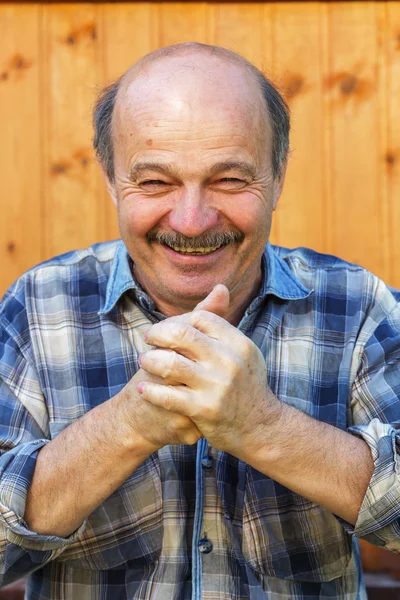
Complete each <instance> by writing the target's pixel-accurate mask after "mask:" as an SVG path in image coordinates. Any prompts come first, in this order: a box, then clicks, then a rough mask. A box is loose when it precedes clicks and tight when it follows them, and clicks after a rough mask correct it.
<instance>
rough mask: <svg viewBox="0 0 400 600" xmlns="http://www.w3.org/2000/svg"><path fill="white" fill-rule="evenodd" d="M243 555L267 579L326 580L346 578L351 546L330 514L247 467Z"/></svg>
mask: <svg viewBox="0 0 400 600" xmlns="http://www.w3.org/2000/svg"><path fill="white" fill-rule="evenodd" d="M242 551H243V555H244V558H245V560H246V562H247V564H248V565H249V566H250V567H251V568H252V569H253V570H254V571H256V572H257V573H260V574H262V575H267V576H270V577H278V578H282V579H291V580H295V581H309V582H324V581H331V580H332V579H336V578H338V577H341V576H343V574H344V573H345V571H346V568H347V566H348V564H349V561H350V559H351V552H352V543H351V537H350V535H348V534H347V533H346V531H345V530H344V528H343V527H342V526H341V525H340V523H339V522H338V521H337V520H336V518H335V517H334V516H333V515H332V514H331V513H330V512H329V511H327V510H325V509H324V508H322V507H321V506H319V505H317V504H315V503H313V502H311V501H309V500H307V499H306V498H303V497H302V496H299V495H298V494H295V493H294V492H291V491H290V490H288V489H287V488H285V487H283V486H281V485H280V484H278V483H277V482H275V481H273V480H272V479H270V478H269V477H267V476H265V475H262V474H261V473H259V472H258V471H256V470H255V469H253V468H251V467H248V471H247V482H246V492H245V498H244V506H243V538H242Z"/></svg>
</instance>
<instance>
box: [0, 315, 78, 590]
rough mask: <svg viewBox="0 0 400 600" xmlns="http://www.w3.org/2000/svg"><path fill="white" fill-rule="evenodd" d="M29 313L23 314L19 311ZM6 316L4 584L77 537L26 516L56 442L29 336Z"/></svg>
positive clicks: (0, 495)
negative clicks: (39, 469)
mask: <svg viewBox="0 0 400 600" xmlns="http://www.w3.org/2000/svg"><path fill="white" fill-rule="evenodd" d="M16 317H17V319H18V317H20V318H21V319H23V317H22V314H20V315H18V314H17V315H16ZM6 325H9V323H7V321H6V319H4V318H3V320H1V321H0V585H6V584H8V583H10V582H12V581H14V580H16V579H19V578H20V577H23V576H25V575H27V574H28V573H30V572H32V571H35V570H36V569H39V568H40V567H42V566H43V565H44V564H45V563H47V562H49V561H50V560H52V559H54V558H56V557H57V556H59V555H60V554H61V553H62V552H63V550H64V549H65V548H67V547H68V546H69V545H70V544H71V543H73V542H74V541H75V539H76V538H77V536H79V534H80V533H81V530H82V529H83V528H84V526H85V524H83V525H82V526H81V528H80V529H79V530H78V531H76V532H74V534H72V535H71V536H70V537H69V538H66V539H64V538H59V537H56V536H49V535H39V534H38V533H36V532H34V531H31V530H30V529H29V527H28V526H27V524H26V523H25V521H24V514H25V505H26V498H27V494H28V490H29V486H30V484H31V482H32V478H33V474H34V470H35V465H36V459H37V456H38V453H39V451H40V449H41V448H43V446H45V445H46V444H48V443H49V442H50V439H49V434H48V414H47V408H46V403H45V399H44V397H43V394H42V392H41V389H40V384H39V380H38V377H37V374H36V371H35V369H34V366H33V365H32V361H31V360H29V358H27V356H26V353H28V354H29V340H27V338H25V337H24V336H23V335H22V334H21V333H20V332H19V333H17V332H16V331H15V330H14V329H13V328H11V326H9V327H7V326H6Z"/></svg>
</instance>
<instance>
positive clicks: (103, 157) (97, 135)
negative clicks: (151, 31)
mask: <svg viewBox="0 0 400 600" xmlns="http://www.w3.org/2000/svg"><path fill="white" fill-rule="evenodd" d="M188 47H191V48H194V49H196V50H200V51H205V52H207V53H210V54H215V55H217V56H220V57H221V58H225V59H228V60H230V61H231V62H235V63H237V64H240V65H242V66H245V67H247V68H248V69H249V70H250V71H251V72H252V74H253V75H254V76H255V78H256V80H257V82H258V84H259V86H260V89H261V93H262V96H263V98H264V100H265V104H266V107H267V111H268V116H269V119H270V124H271V129H272V172H273V176H274V178H276V177H278V176H279V175H280V174H281V173H282V170H283V168H284V165H285V163H286V161H287V158H288V153H289V133H290V112H289V107H288V105H287V104H286V102H285V100H284V99H283V97H282V96H281V94H280V93H279V91H278V89H277V87H276V86H275V85H273V84H272V82H271V81H270V80H269V79H267V77H266V76H265V75H264V74H263V73H262V72H261V71H260V70H259V69H257V67H256V66H254V65H253V64H252V63H250V62H249V61H248V60H246V59H245V58H243V57H242V56H240V55H239V54H237V53H236V52H232V51H231V50H227V49H226V48H221V47H219V46H209V45H207V44H200V43H198V42H187V43H183V44H176V45H174V46H168V47H167V48H160V49H159V50H156V51H155V52H151V53H150V54H148V55H146V56H144V57H143V58H142V59H141V60H140V61H139V63H144V64H148V63H151V62H155V61H156V60H157V59H159V58H162V57H166V56H170V55H173V54H178V53H182V51H183V52H185V51H186V50H187V49H188ZM139 63H137V64H139ZM123 78H124V75H122V77H120V78H119V79H117V80H116V81H114V82H113V83H111V84H110V85H108V86H107V87H106V88H104V89H103V90H102V91H101V92H100V94H99V96H98V98H97V101H96V104H95V107H94V112H93V126H94V138H93V147H94V149H95V151H96V156H97V159H98V161H99V162H100V164H101V165H102V166H103V168H104V170H105V172H106V174H107V176H108V178H109V180H110V181H111V182H114V152H113V140H112V117H113V112H114V106H115V101H116V98H117V94H118V91H119V87H120V83H121V81H122V79H123Z"/></svg>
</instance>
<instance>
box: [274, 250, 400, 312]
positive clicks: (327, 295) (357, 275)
mask: <svg viewBox="0 0 400 600" xmlns="http://www.w3.org/2000/svg"><path fill="white" fill-rule="evenodd" d="M273 250H274V252H275V253H276V254H277V255H278V257H279V258H280V259H281V260H283V261H284V262H285V263H286V265H287V266H288V267H289V268H290V270H291V271H292V272H293V274H294V275H295V276H296V277H297V278H298V279H299V280H300V281H301V283H302V284H303V285H304V286H306V287H307V288H308V289H310V290H313V296H314V301H315V302H329V306H330V310H332V311H334V313H337V314H343V315H345V314H349V312H353V311H361V312H362V313H364V314H366V313H369V312H370V311H372V310H373V312H374V318H377V319H379V318H383V316H384V315H387V314H388V313H391V312H392V311H394V312H395V313H396V314H397V312H399V311H400V307H399V300H400V292H399V291H398V290H396V289H394V288H391V287H389V286H387V285H386V284H385V283H384V282H383V281H382V280H381V279H380V278H379V277H377V276H376V275H374V274H373V273H371V272H370V271H368V270H367V269H365V268H363V267H362V266H360V265H357V264H354V263H350V262H348V261H346V260H343V259H341V258H339V257H337V256H332V255H330V254H322V253H320V252H316V251H314V250H311V249H309V248H293V249H289V248H283V247H281V246H273Z"/></svg>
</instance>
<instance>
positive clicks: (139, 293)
mask: <svg viewBox="0 0 400 600" xmlns="http://www.w3.org/2000/svg"><path fill="white" fill-rule="evenodd" d="M262 270H263V277H262V283H261V288H260V293H259V295H258V297H257V299H256V303H257V304H259V303H260V301H261V300H263V299H264V298H265V297H266V296H267V295H269V294H272V295H273V296H276V297H278V298H281V299H282V300H301V299H303V298H307V296H309V295H310V294H311V293H312V290H309V289H308V288H306V287H305V286H304V285H303V284H302V283H301V282H300V280H299V279H298V278H297V277H296V276H295V274H294V273H293V271H291V270H290V269H289V267H288V265H287V264H286V262H285V261H284V260H282V259H281V258H280V257H279V256H278V255H277V253H276V252H275V251H274V249H273V247H272V246H271V244H270V243H268V244H267V246H266V248H265V251H264V254H263V258H262ZM128 290H133V292H134V294H135V296H136V299H137V300H138V302H139V304H141V306H142V307H143V308H145V309H147V310H153V311H154V310H155V308H156V307H155V304H154V302H153V301H152V300H151V298H150V297H149V296H148V294H146V292H144V291H143V290H142V288H141V287H140V285H139V284H138V283H137V281H136V279H135V278H134V276H133V274H132V260H131V258H130V256H129V254H128V251H127V249H126V247H125V244H124V243H123V242H122V240H121V241H120V242H119V244H118V245H117V249H116V252H115V256H114V260H113V264H112V267H111V272H110V278H109V280H108V284H107V292H106V299H105V303H104V306H103V308H102V309H101V310H100V311H99V314H100V315H102V314H107V313H109V312H110V311H111V310H112V309H113V308H114V306H115V305H116V303H117V302H118V300H119V299H120V298H121V296H122V295H123V294H124V293H125V292H126V291H128ZM253 302H254V301H253ZM252 304H253V303H252Z"/></svg>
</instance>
